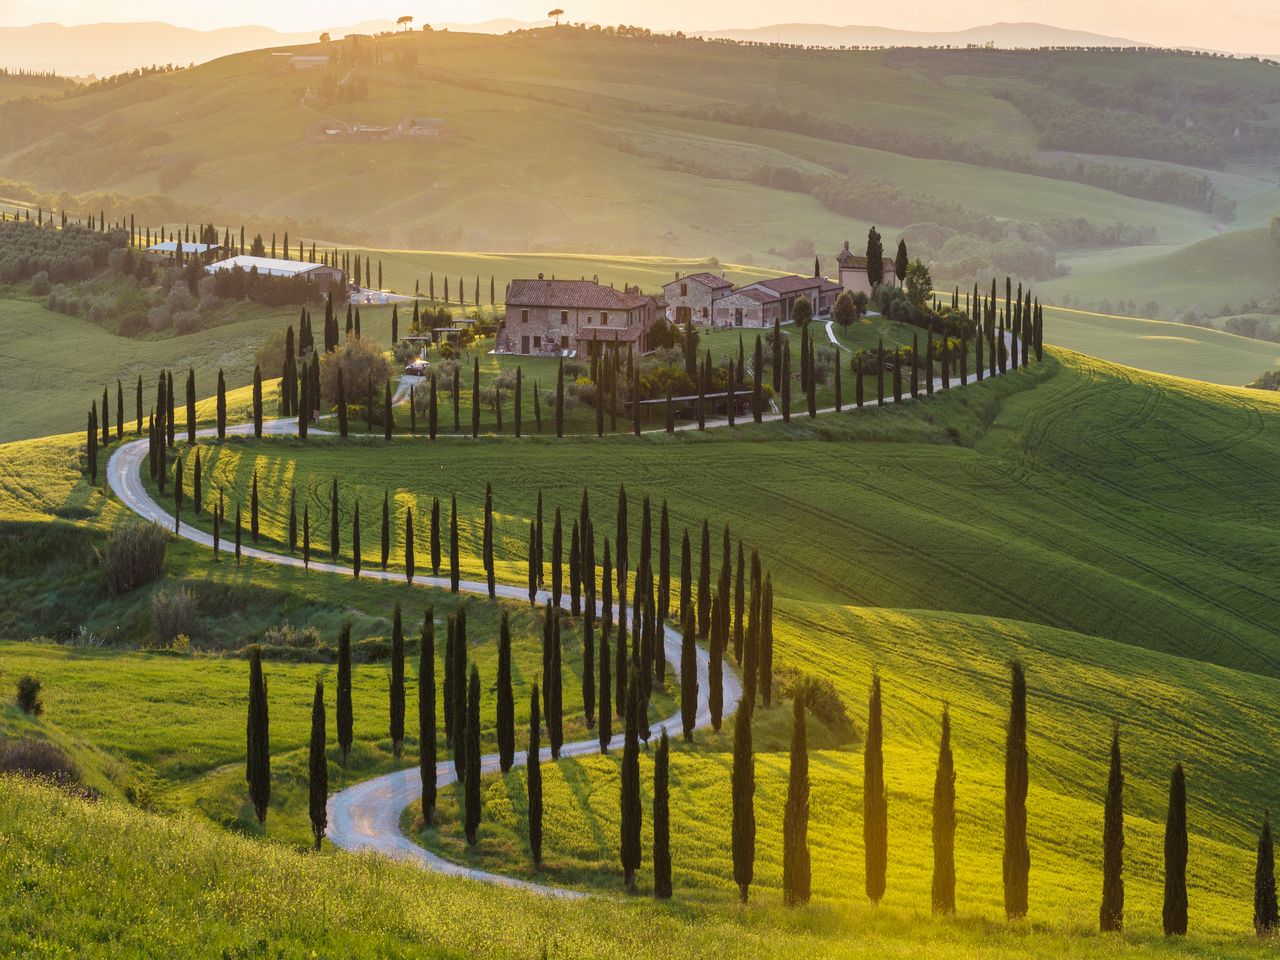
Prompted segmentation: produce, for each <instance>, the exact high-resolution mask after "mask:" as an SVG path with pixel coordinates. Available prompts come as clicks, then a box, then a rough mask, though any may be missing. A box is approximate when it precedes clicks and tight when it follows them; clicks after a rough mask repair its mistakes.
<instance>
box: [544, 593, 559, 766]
mask: <svg viewBox="0 0 1280 960" xmlns="http://www.w3.org/2000/svg"><path fill="white" fill-rule="evenodd" d="M542 682H543V684H544V686H545V687H546V689H545V690H544V691H543V693H542V695H543V697H544V698H546V699H547V705H548V706H547V710H546V714H547V739H548V740H550V741H551V756H552V757H553V758H554V759H556V760H559V759H560V748H561V746H563V744H564V686H563V682H564V681H563V678H562V669H561V642H560V608H559V607H554V608H552V613H551V659H550V670H549V671H548V672H547V674H546V675H545V676H544V677H543V679H542Z"/></svg>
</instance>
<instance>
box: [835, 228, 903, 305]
mask: <svg viewBox="0 0 1280 960" xmlns="http://www.w3.org/2000/svg"><path fill="white" fill-rule="evenodd" d="M836 266H837V268H838V269H839V271H840V272H839V279H840V286H841V287H842V288H843V289H845V290H848V291H849V292H850V293H857V292H858V291H862V292H863V293H865V294H867V295H870V294H871V280H870V279H869V278H868V277H867V258H866V257H863V256H858V255H857V254H855V253H851V252H850V250H849V241H848V240H846V241H845V242H844V249H843V250H841V251H840V253H839V254H838V255H837V256H836ZM898 279H899V277H898V270H897V267H896V266H895V265H894V262H893V259H892V258H891V257H885V258H884V274H883V280H882V281H881V282H882V283H896V282H897V281H898Z"/></svg>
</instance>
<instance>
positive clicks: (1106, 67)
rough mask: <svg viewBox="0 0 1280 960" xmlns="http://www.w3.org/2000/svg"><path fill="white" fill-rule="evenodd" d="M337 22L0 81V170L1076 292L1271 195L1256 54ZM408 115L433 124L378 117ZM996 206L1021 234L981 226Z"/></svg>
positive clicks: (484, 242)
mask: <svg viewBox="0 0 1280 960" xmlns="http://www.w3.org/2000/svg"><path fill="white" fill-rule="evenodd" d="M352 43H353V41H341V42H335V43H332V44H328V45H323V44H311V45H309V46H306V47H298V48H292V50H291V52H298V53H306V54H312V55H320V56H328V57H329V58H330V64H329V67H328V68H327V69H321V70H317V71H309V72H303V73H295V72H294V71H292V70H290V69H288V68H287V67H285V68H283V69H281V68H280V67H277V66H273V60H272V57H271V56H270V53H269V52H268V51H257V52H252V53H244V54H237V55H235V56H230V57H226V58H223V59H221V60H217V61H214V62H212V63H208V64H204V65H202V66H199V67H196V68H194V69H190V70H182V71H178V72H175V73H162V74H155V75H147V76H143V77H140V78H138V79H136V80H132V81H129V82H126V83H119V84H109V85H103V86H99V87H94V88H88V89H86V90H85V91H84V92H82V93H80V94H78V95H76V96H71V97H68V98H66V99H62V100H58V101H57V102H51V103H43V104H35V103H32V102H29V101H21V102H17V103H14V104H11V105H8V106H5V107H0V119H2V120H3V121H4V122H7V123H13V124H15V125H17V126H20V127H21V128H22V129H23V130H24V131H25V132H26V136H25V137H24V138H23V139H22V140H21V141H20V142H19V141H11V142H7V143H5V144H3V145H0V175H3V176H6V177H9V178H11V179H13V180H16V181H23V182H28V183H30V184H32V185H34V186H35V187H36V188H38V189H39V190H41V191H45V192H48V193H51V194H56V193H57V192H58V191H62V190H67V191H71V192H72V193H85V194H88V193H92V194H96V195H99V200H86V205H90V204H92V206H90V207H89V208H90V209H92V208H93V206H97V205H99V203H101V205H104V206H109V207H110V209H112V210H118V211H119V212H121V213H124V212H126V210H127V208H128V202H127V201H122V200H119V199H113V198H112V197H111V196H102V195H110V194H115V195H119V196H121V197H131V196H132V197H139V196H146V195H151V194H156V193H163V194H166V195H168V196H170V197H172V198H173V200H174V201H175V205H172V207H171V211H172V215H171V216H170V217H169V219H170V220H179V221H181V220H184V219H212V220H215V221H224V220H231V221H232V222H235V220H236V219H238V218H240V217H243V216H244V215H245V214H246V212H248V213H249V214H250V215H251V219H253V220H254V221H256V222H261V223H264V224H270V223H274V224H277V225H278V226H279V227H280V229H285V228H287V227H289V226H290V224H291V225H292V228H293V232H294V234H295V235H297V234H299V233H301V234H303V235H309V236H312V237H316V236H318V237H320V238H322V239H333V238H340V239H341V240H343V241H345V242H347V243H351V242H367V243H370V244H373V245H379V246H398V247H410V248H432V249H470V250H481V251H483V250H510V251H522V250H542V251H571V252H577V253H592V252H597V253H598V252H607V253H610V254H614V255H628V254H658V255H666V256H683V257H693V258H706V257H709V256H716V257H718V258H719V259H721V260H724V261H733V262H738V263H755V264H762V265H777V266H784V267H786V268H789V269H795V268H796V266H797V265H798V264H803V263H804V262H805V261H806V260H808V261H810V262H811V260H812V256H813V254H814V253H818V254H822V255H829V253H828V251H832V250H835V249H838V248H839V244H840V243H841V242H843V240H845V239H850V240H851V241H853V242H854V243H855V244H856V243H858V242H859V239H860V238H861V237H863V236H865V235H866V231H867V229H868V227H869V226H870V225H871V223H873V222H874V223H876V224H877V225H879V226H880V227H881V228H882V229H887V230H890V231H891V233H892V232H898V231H901V230H902V229H903V228H906V227H908V226H912V227H913V228H914V229H912V230H911V231H908V235H909V236H910V237H911V242H912V246H913V249H914V250H915V251H917V252H919V253H921V254H922V255H924V256H926V257H928V258H929V259H931V260H932V261H933V262H934V264H935V277H939V278H941V279H950V278H952V277H955V278H956V279H958V280H966V279H967V280H972V279H974V278H975V277H976V276H978V275H981V274H983V273H985V274H986V275H987V276H990V274H991V273H999V274H1003V273H1006V272H1008V273H1013V274H1015V275H1017V276H1020V277H1025V278H1027V279H1039V280H1044V279H1048V278H1050V277H1052V276H1056V275H1058V274H1059V273H1061V271H1063V270H1065V269H1068V268H1070V269H1072V270H1073V274H1072V277H1071V278H1070V280H1068V281H1063V283H1064V284H1070V285H1072V292H1073V294H1079V295H1082V294H1083V293H1084V292H1087V289H1088V287H1089V286H1090V284H1091V280H1090V276H1091V274H1092V273H1093V272H1094V271H1095V270H1097V269H1103V266H1102V265H1101V264H1100V263H1099V261H1103V262H1105V261H1107V260H1108V259H1114V258H1120V259H1123V260H1124V261H1125V262H1139V261H1141V260H1143V259H1146V258H1149V257H1152V256H1159V255H1161V254H1163V253H1165V252H1167V251H1168V249H1169V247H1170V246H1182V245H1185V244H1187V243H1191V242H1194V241H1196V240H1200V239H1204V238H1206V237H1208V236H1210V235H1212V234H1213V232H1214V230H1215V228H1216V229H1221V224H1223V223H1224V222H1225V223H1228V224H1229V221H1230V217H1231V216H1232V215H1233V214H1232V206H1233V205H1234V204H1235V203H1237V202H1239V203H1240V205H1241V210H1242V212H1243V211H1244V208H1245V204H1244V200H1245V198H1247V199H1248V204H1247V217H1248V219H1249V221H1250V223H1251V225H1256V223H1257V222H1258V220H1257V218H1260V217H1265V216H1266V215H1267V212H1268V211H1273V212H1280V190H1277V189H1276V188H1275V185H1274V182H1271V183H1270V184H1269V185H1268V184H1267V182H1266V180H1265V179H1261V180H1260V179H1256V178H1253V179H1251V178H1249V177H1248V176H1245V173H1246V172H1247V171H1248V170H1250V169H1253V168H1252V167H1250V166H1249V165H1250V164H1253V165H1254V166H1256V165H1257V164H1259V163H1267V162H1270V161H1269V159H1268V158H1270V157H1272V156H1274V155H1275V153H1276V152H1277V150H1278V149H1280V148H1277V143H1278V142H1280V139H1278V138H1280V127H1277V122H1276V121H1275V119H1274V117H1275V116H1276V114H1275V113H1274V111H1272V110H1271V107H1270V106H1269V105H1271V104H1275V103H1280V70H1275V69H1272V68H1270V67H1268V66H1266V65H1265V64H1262V63H1256V62H1255V63H1250V62H1244V61H1231V60H1221V59H1213V58H1207V57H1194V56H1190V55H1183V54H1172V53H1154V52H1150V53H1127V54H1126V53H1120V52H1112V53H1107V52H1093V53H1084V52H1073V51H1057V52H1054V53H1051V54H1046V55H1044V56H1043V57H1041V61H1044V63H1041V62H1040V61H1037V60H1036V59H1035V57H1036V56H1037V55H1033V54H1022V53H1016V52H1009V51H985V52H984V51H967V50H950V51H948V50H932V51H925V50H886V51H835V50H828V51H802V50H791V49H782V48H775V47H768V46H740V45H734V44H728V43H713V42H706V41H701V40H694V39H684V40H678V39H673V38H659V37H653V36H646V35H644V34H640V35H636V36H621V35H615V34H611V33H605V32H594V31H584V30H577V29H568V28H561V29H559V30H538V31H524V32H519V33H514V34H510V35H503V36H486V35H479V34H463V33H453V32H448V33H445V32H434V33H428V34H424V33H421V32H417V33H414V34H411V35H409V34H406V35H400V36H396V37H390V38H384V39H382V40H379V41H376V42H375V41H373V40H368V41H364V42H363V46H360V45H358V44H359V42H356V43H357V46H355V47H353V46H352ZM730 78H732V79H730ZM1095 78H1105V79H1106V82H1107V83H1108V84H1110V85H1111V86H1112V87H1113V88H1114V89H1115V91H1116V93H1115V96H1116V98H1117V102H1120V101H1121V99H1122V98H1125V97H1127V98H1128V99H1127V100H1124V102H1125V103H1127V104H1129V107H1128V109H1130V110H1135V111H1137V112H1135V113H1134V115H1133V117H1132V122H1130V123H1128V124H1115V123H1112V122H1110V121H1106V122H1103V119H1100V118H1099V116H1097V115H1095V114H1094V113H1091V112H1090V111H1092V110H1096V109H1097V108H1096V107H1093V106H1091V105H1090V104H1092V103H1095V102H1097V100H1098V92H1097V90H1096V89H1094V85H1096V84H1097V83H1098V82H1100V79H1095ZM1187 84H1191V85H1192V86H1193V87H1194V88H1195V89H1197V90H1200V89H1202V88H1203V89H1206V90H1207V89H1209V88H1215V89H1216V88H1221V89H1222V90H1223V91H1225V96H1226V97H1227V103H1225V104H1223V103H1218V104H1215V105H1213V107H1212V111H1216V112H1211V111H1210V104H1209V101H1208V99H1207V97H1208V94H1197V95H1196V97H1195V98H1192V100H1191V101H1188V102H1183V103H1182V105H1181V106H1180V107H1177V109H1181V110H1184V111H1186V112H1187V113H1188V116H1189V117H1191V118H1194V121H1195V122H1196V130H1195V132H1194V133H1189V132H1187V131H1186V130H1184V129H1182V128H1181V127H1179V126H1178V125H1176V124H1172V123H1169V122H1166V121H1165V120H1164V119H1162V118H1163V117H1165V116H1166V114H1167V112H1168V110H1169V109H1171V108H1170V103H1173V102H1175V101H1176V98H1177V96H1179V94H1177V93H1176V91H1177V90H1179V89H1189V88H1188V87H1187ZM1215 85H1216V86H1215ZM842 89H849V90H857V91H858V94H857V100H856V110H855V109H854V107H853V103H852V102H851V101H849V100H848V99H847V98H842V97H840V96H833V92H834V91H838V90H842ZM1269 111H1270V112H1269ZM855 116H856V122H854V118H855ZM408 117H426V118H432V119H433V120H440V121H443V123H444V125H445V130H446V133H445V135H444V136H441V137H432V136H427V137H419V136H413V135H408V134H405V135H391V134H394V131H395V130H396V129H398V125H399V124H401V123H402V121H405V119H406V118H408ZM1215 117H1216V119H1214V118H1215ZM1268 117H1270V119H1268ZM1104 119H1105V118H1104ZM161 122H162V123H163V127H164V130H163V133H161V134H159V135H157V133H156V130H157V128H158V126H160V124H161ZM357 127H385V128H388V130H389V131H390V133H389V134H386V135H384V134H378V133H370V132H364V133H362V132H358V131H357V129H356V128H357ZM1237 129H1239V130H1240V131H1242V133H1241V136H1239V137H1237V136H1235V135H1234V132H1235V131H1236V130H1237ZM232 130H233V131H235V136H234V137H230V136H227V135H225V131H232ZM326 130H328V131H333V132H331V133H326ZM1082 130H1088V131H1090V133H1089V135H1088V136H1085V135H1083V134H1082V133H1081V131H1082ZM1135 132H1140V133H1138V135H1135ZM384 136H385V137H386V138H384V139H379V137H384ZM515 145H519V146H518V147H516V146H515ZM1045 151H1054V153H1052V154H1051V153H1046V152H1045ZM1063 151H1066V152H1068V153H1071V155H1072V159H1070V160H1069V161H1064V160H1062V159H1061V158H1060V154H1061V153H1062V152H1063ZM1086 154H1087V155H1088V156H1089V157H1090V158H1091V159H1090V160H1088V161H1087V162H1086V161H1082V160H1079V159H1078V158H1077V157H1078V156H1084V155H1086ZM1157 162H1158V163H1163V164H1165V166H1164V167H1163V168H1162V169H1160V170H1159V171H1154V168H1152V167H1150V166H1148V165H1149V164H1152V163H1157ZM1219 169H1221V170H1222V172H1221V173H1219ZM1157 173H1158V176H1157ZM535 182H536V183H538V184H539V185H540V186H539V188H538V190H537V191H531V190H529V189H527V187H526V185H527V184H529V183H535ZM886 185H888V186H886ZM889 187H891V188H892V189H889ZM1237 198H1239V200H1238V201H1237ZM988 218H990V219H988ZM1077 218H1083V219H1084V220H1085V221H1087V223H1086V224H1085V225H1084V226H1083V227H1081V226H1080V225H1079V224H1078V223H1075V221H1076V220H1077ZM1011 221H1016V222H1017V223H1018V224H1021V226H1017V227H1016V230H1017V231H1018V233H1019V234H1020V235H1021V237H1022V239H1021V240H1020V241H1019V242H1017V243H1014V244H1012V245H1011V244H1008V243H1005V244H1004V245H1001V241H1002V240H1004V234H1005V232H1006V231H1007V229H1010V228H1009V227H1008V223H1009V222H1011ZM291 222H292V223H291ZM1069 223H1070V224H1073V225H1072V226H1068V224H1069ZM1117 223H1121V224H1124V225H1125V226H1124V228H1123V229H1120V230H1119V232H1113V233H1108V231H1111V230H1112V229H1113V227H1114V225H1115V224H1117ZM1152 236H1154V238H1155V240H1156V243H1155V244H1153V243H1151V242H1150V238H1151V237H1152ZM948 240H951V243H950V245H948V244H947V241H948ZM1101 252H1105V253H1107V254H1108V256H1105V257H1103V256H1098V254H1099V253H1101ZM1259 282H1265V281H1259ZM1139 295H1140V291H1137V290H1135V291H1133V292H1132V296H1134V297H1137V296H1139ZM1169 306H1170V308H1173V307H1178V306H1185V304H1180V303H1171V304H1169Z"/></svg>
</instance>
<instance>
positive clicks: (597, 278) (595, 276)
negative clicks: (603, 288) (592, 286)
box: [591, 273, 600, 284]
mask: <svg viewBox="0 0 1280 960" xmlns="http://www.w3.org/2000/svg"><path fill="white" fill-rule="evenodd" d="M591 282H592V283H596V284H598V283H599V282H600V274H598V273H593V274H592V275H591Z"/></svg>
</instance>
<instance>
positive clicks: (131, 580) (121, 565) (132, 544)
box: [107, 523, 166, 595]
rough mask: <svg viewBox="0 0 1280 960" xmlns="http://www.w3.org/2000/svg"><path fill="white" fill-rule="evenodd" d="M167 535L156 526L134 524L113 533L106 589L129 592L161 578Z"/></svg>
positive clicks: (108, 551)
mask: <svg viewBox="0 0 1280 960" xmlns="http://www.w3.org/2000/svg"><path fill="white" fill-rule="evenodd" d="M165 540H166V536H165V532H164V531H163V530H162V529H160V527H159V526H157V525H156V524H153V523H133V524H129V525H128V526H125V527H120V528H118V529H116V530H114V531H113V532H112V534H111V538H110V539H109V540H108V541H107V586H108V587H109V588H110V590H111V592H112V593H113V594H117V595H118V594H121V593H128V592H129V591H130V590H136V589H137V588H138V587H141V586H143V585H144V584H147V583H150V582H151V581H152V580H154V579H155V578H156V577H158V576H160V573H161V571H162V570H163V569H164V551H165Z"/></svg>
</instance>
